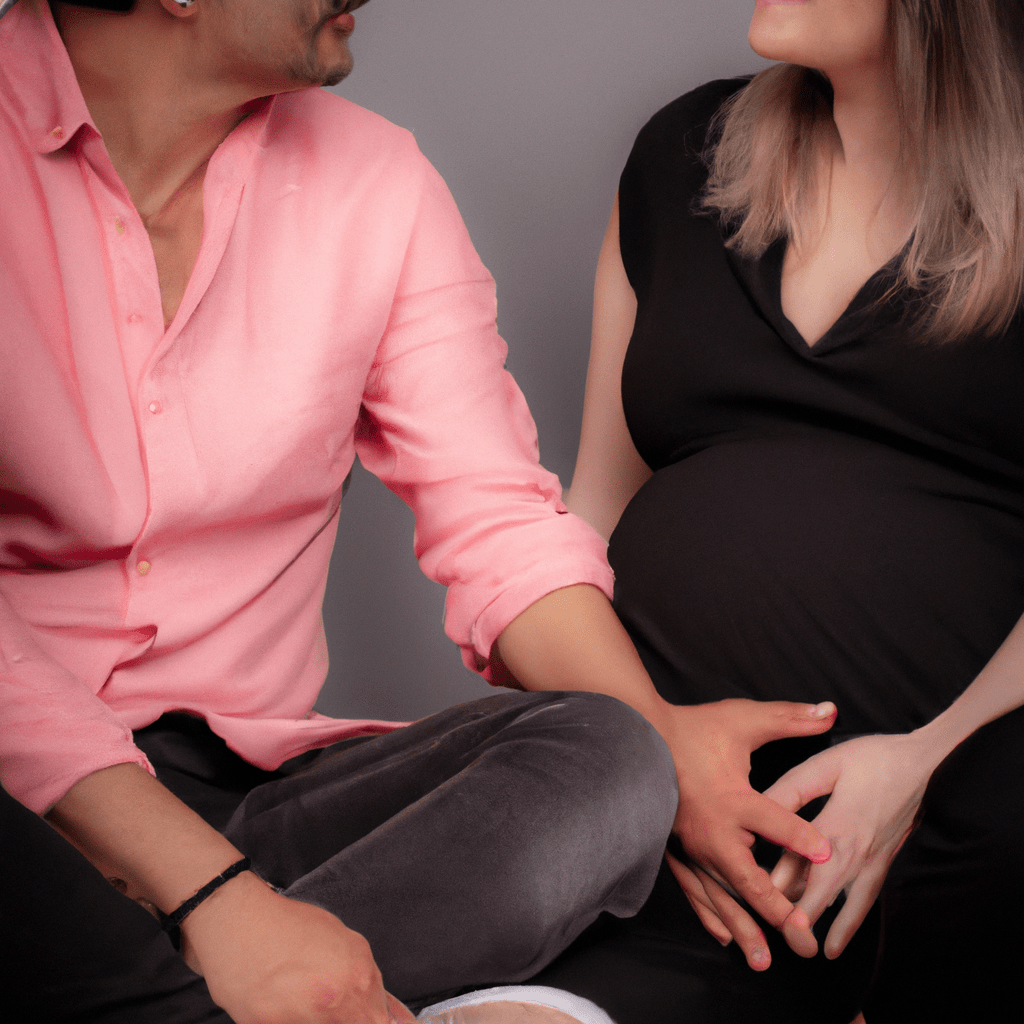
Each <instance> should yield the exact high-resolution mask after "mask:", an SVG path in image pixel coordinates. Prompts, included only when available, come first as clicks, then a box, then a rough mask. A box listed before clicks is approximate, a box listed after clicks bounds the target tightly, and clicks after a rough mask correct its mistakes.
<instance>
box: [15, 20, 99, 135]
mask: <svg viewBox="0 0 1024 1024" xmlns="http://www.w3.org/2000/svg"><path fill="white" fill-rule="evenodd" d="M0 53H3V55H4V58H3V61H0V86H2V87H3V91H4V92H6V93H7V94H8V95H9V96H10V97H11V98H12V99H13V101H14V112H15V115H16V116H19V115H20V120H21V121H22V124H23V127H24V130H25V132H26V135H27V138H28V141H29V142H30V144H31V145H32V146H33V147H34V148H35V149H36V150H37V151H38V152H40V153H53V152H55V151H56V150H58V149H60V148H61V147H62V146H66V145H67V144H68V143H69V142H70V141H71V140H72V139H73V138H74V136H75V135H76V133H77V132H78V130H79V129H80V128H81V127H82V126H83V125H89V126H91V127H92V128H93V130H95V128H96V126H95V124H93V120H92V117H91V116H90V114H89V109H88V107H86V105H85V100H84V99H83V98H82V90H81V89H80V88H79V87H78V80H77V79H76V78H75V71H74V68H72V66H71V60H70V58H69V57H68V51H67V50H66V49H65V47H64V43H63V41H62V40H61V38H60V33H59V32H58V31H57V26H56V25H55V24H54V22H53V15H52V14H51V13H50V8H49V5H48V4H46V3H41V4H40V5H39V6H38V8H34V7H32V6H31V5H29V4H27V3H19V4H18V5H17V6H16V7H14V9H13V10H11V11H10V12H9V13H8V14H7V16H6V17H5V18H4V19H3V20H2V21H0Z"/></svg>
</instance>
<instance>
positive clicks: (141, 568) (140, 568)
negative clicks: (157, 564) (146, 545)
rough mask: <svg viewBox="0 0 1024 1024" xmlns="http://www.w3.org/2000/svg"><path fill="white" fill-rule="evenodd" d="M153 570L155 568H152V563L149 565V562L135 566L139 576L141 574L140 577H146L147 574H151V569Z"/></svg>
mask: <svg viewBox="0 0 1024 1024" xmlns="http://www.w3.org/2000/svg"><path fill="white" fill-rule="evenodd" d="M152 568H153V566H152V564H151V563H149V562H139V563H138V564H137V565H136V566H135V571H136V572H137V573H138V574H139V575H140V576H145V575H146V574H147V573H148V572H149V570H150V569H152Z"/></svg>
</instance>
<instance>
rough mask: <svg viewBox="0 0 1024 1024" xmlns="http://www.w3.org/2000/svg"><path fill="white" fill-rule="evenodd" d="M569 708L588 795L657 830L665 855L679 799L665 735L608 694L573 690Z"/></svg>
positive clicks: (636, 824) (616, 818)
mask: <svg viewBox="0 0 1024 1024" xmlns="http://www.w3.org/2000/svg"><path fill="white" fill-rule="evenodd" d="M563 714H564V715H565V717H566V719H567V720H568V721H570V722H571V723H572V729H571V732H570V734H569V736H568V737H567V741H566V742H568V743H570V744H571V745H572V746H573V748H574V749H575V751H576V756H577V758H578V763H579V766H580V770H579V772H578V779H577V784H578V786H579V787H580V789H582V790H583V791H584V798H585V799H586V800H587V802H588V803H589V804H590V805H591V806H592V808H593V809H594V812H595V813H599V814H601V815H602V816H603V817H605V818H606V819H608V820H609V821H610V822H623V823H628V824H630V825H631V827H633V828H635V829H637V830H638V831H640V832H642V833H644V834H649V835H650V836H652V837H653V838H654V840H655V842H656V843H657V845H658V847H659V856H660V854H661V852H663V850H664V844H665V839H666V838H667V836H668V833H669V831H670V830H671V827H672V822H673V820H674V818H675V813H676V806H677V804H678V801H679V786H678V782H677V780H676V772H675V765H674V764H673V762H672V755H671V753H670V752H669V749H668V746H667V745H666V743H665V741H664V740H663V739H662V738H661V736H660V735H659V733H658V731H657V730H656V729H655V728H654V726H653V725H651V723H650V722H648V721H647V719H645V718H644V717H643V716H642V715H641V714H639V713H638V712H637V711H634V710H633V709H632V708H631V707H629V706H628V705H627V704H624V703H622V701H619V700H616V699H615V698H614V697H607V696H604V695H603V694H593V693H572V694H567V695H565V697H564V709H563Z"/></svg>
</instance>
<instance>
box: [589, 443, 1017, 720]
mask: <svg viewBox="0 0 1024 1024" xmlns="http://www.w3.org/2000/svg"><path fill="white" fill-rule="evenodd" d="M1020 501H1021V498H1020V496H1019V495H1013V494H1010V495H1007V494H1006V493H1004V492H1002V491H1000V490H999V488H998V487H995V486H994V485H993V484H992V483H991V482H984V481H979V480H976V479H973V478H971V477H970V476H967V475H965V474H964V473H962V472H960V471H958V470H955V469H951V468H949V467H946V466H939V465H937V464H935V463H932V462H929V461H927V460H925V459H921V458H918V457H916V456H911V455H907V454H905V453H903V452H899V451H894V450H892V449H889V448H886V447H884V446H881V445H879V444H877V443H875V442H871V441H864V440H861V439H856V438H848V437H843V436H832V435H828V434H824V433H822V434H820V435H816V434H814V433H810V432H809V433H807V434H793V435H792V436H781V437H771V438H755V439H741V440H735V441H729V442H725V443H721V444H716V445H714V446H712V447H710V448H708V449H705V450H704V451H702V452H700V453H698V454H695V455H691V456H689V457H687V458H685V459H683V460H682V461H680V462H677V463H675V464H673V465H671V466H668V467H666V468H664V469H661V470H659V471H658V472H657V473H655V475H654V476H653V477H652V478H651V480H650V481H648V483H647V484H646V485H645V486H644V487H643V488H641V490H640V491H639V492H638V493H637V495H636V496H635V498H634V499H633V501H632V502H631V503H630V505H629V506H628V508H627V509H626V511H625V512H624V514H623V516H622V519H621V521H620V523H619V525H618V527H617V529H616V531H615V533H614V535H613V536H612V541H611V546H610V549H609V557H610V559H611V562H612V566H613V568H614V569H615V574H616V608H617V610H618V612H619V615H620V616H621V617H622V619H623V621H624V622H625V624H626V626H627V628H628V629H629V630H630V632H631V634H632V635H633V638H634V641H635V642H636V643H637V646H638V648H639V649H640V652H641V655H642V656H643V658H644V660H645V663H646V664H647V666H648V669H649V670H650V671H651V674H652V676H653V677H654V679H655V683H656V685H657V686H658V688H659V689H660V690H661V691H662V693H663V695H664V696H665V697H667V698H668V699H670V700H672V701H674V702H676V703H695V702H700V701H707V700H717V699H721V698H723V697H729V696H747V697H754V698H757V699H762V700H772V699H786V700H799V701H809V702H816V701H819V700H825V699H829V700H834V701H835V702H836V703H837V705H838V706H839V709H840V717H839V721H838V723H837V731H838V732H841V733H842V734H846V735H849V734H857V733H862V732H878V731H902V730H906V729H910V728H914V727H916V726H918V725H920V724H922V723H923V722H925V721H928V720H929V719H931V718H932V717H934V715H935V714H937V713H938V712H939V711H940V710H942V709H943V708H944V707H946V706H948V704H949V703H950V702H951V701H952V700H953V699H954V697H955V696H956V695H957V694H958V693H959V692H960V691H961V690H963V689H964V687H966V686H967V684H968V683H969V682H970V681H971V680H972V679H973V677H974V676H975V675H976V674H977V672H978V671H979V670H980V668H981V667H982V666H983V665H984V664H985V662H986V661H987V660H988V658H989V657H990V656H991V655H992V653H993V652H994V650H995V648H996V647H997V646H998V645H999V643H1001V642H1002V640H1003V639H1004V638H1005V636H1006V634H1007V633H1008V632H1009V630H1010V629H1011V628H1012V626H1013V624H1014V622H1016V620H1017V618H1018V617H1019V616H1020V615H1021V613H1022V611H1024V515H1022V509H1021V508H1020V507H1019V504H1020ZM1015 503H1016V505H1015Z"/></svg>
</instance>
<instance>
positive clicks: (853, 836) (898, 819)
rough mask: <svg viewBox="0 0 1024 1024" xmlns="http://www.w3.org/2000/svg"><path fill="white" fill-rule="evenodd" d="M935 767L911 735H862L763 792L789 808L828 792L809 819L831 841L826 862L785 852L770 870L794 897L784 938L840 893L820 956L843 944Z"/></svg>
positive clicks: (910, 828) (875, 892) (877, 884)
mask: <svg viewBox="0 0 1024 1024" xmlns="http://www.w3.org/2000/svg"><path fill="white" fill-rule="evenodd" d="M934 768H935V759H934V758H933V757H930V756H929V754H928V752H927V751H926V750H925V749H923V748H922V745H921V744H920V743H919V742H918V741H917V739H916V737H915V736H914V734H909V735H896V736H862V737H860V738H858V739H854V740H848V741H847V742H846V743H840V744H838V745H837V746H835V747H832V748H830V749H829V750H824V751H822V752H821V753H820V754H816V755H815V756H814V757H811V758H808V759H807V760H806V761H804V762H803V763H802V764H798V765H797V766H796V767H795V768H792V769H791V770H790V771H788V772H786V774H785V775H783V776H782V778H781V779H779V780H778V781H777V782H776V783H775V784H774V785H773V786H771V787H770V788H769V789H768V790H767V792H766V794H765V795H766V796H770V797H771V798H772V799H774V800H776V801H778V802H779V803H780V804H782V805H783V806H784V807H787V808H789V809H790V810H794V811H795V810H796V809H797V808H800V807H803V806H804V804H806V803H808V802H810V801H811V800H813V799H815V798H816V797H819V796H825V795H827V794H829V793H831V794H832V795H831V796H830V797H829V801H828V803H827V804H825V807H824V808H823V809H822V811H821V813H820V814H819V815H818V816H817V818H815V819H814V824H815V826H816V827H817V828H818V829H820V831H821V832H822V834H823V835H825V836H826V837H828V839H829V841H830V842H831V845H832V856H831V858H829V860H828V862H827V863H821V864H814V865H811V864H808V862H807V861H806V860H805V859H804V858H802V857H800V856H799V855H798V854H796V853H784V854H783V855H782V857H781V858H780V860H779V863H778V865H777V866H776V867H775V870H774V871H773V872H772V876H771V877H772V881H773V882H774V883H775V885H777V886H778V887H779V888H780V889H782V891H783V892H785V893H786V895H787V896H789V897H790V899H793V900H799V902H798V903H797V907H796V909H795V910H794V911H793V914H792V915H791V917H790V919H789V921H788V922H787V923H786V925H785V926H784V927H783V934H784V935H785V936H786V939H787V941H789V939H790V933H791V932H794V933H798V932H803V931H804V930H805V927H806V923H807V922H809V923H811V924H813V923H814V922H815V921H817V919H818V918H819V917H820V916H821V914H822V912H823V911H824V910H825V908H826V907H828V906H830V905H831V904H832V902H833V901H834V900H835V899H836V897H837V896H838V895H839V894H840V893H841V892H843V891H844V890H845V892H846V903H845V905H844V906H843V908H842V909H841V910H840V911H839V913H838V915H837V916H836V919H835V921H833V922H832V927H831V928H830V929H829V932H828V936H827V937H826V939H825V956H827V957H828V958H829V959H835V957H837V956H839V954H840V953H841V952H842V951H843V950H844V949H845V948H846V945H847V943H848V942H849V941H850V939H851V938H852V937H853V934H854V932H856V931H857V929H858V928H859V927H860V925H861V923H862V922H863V920H864V918H865V916H866V915H867V913H868V911H869V910H870V909H871V906H872V904H873V903H874V902H875V899H876V898H877V896H878V893H879V891H880V890H881V888H882V883H883V882H884V881H885V876H886V874H887V873H888V871H889V865H890V864H892V861H893V858H894V857H895V856H896V854H897V852H898V851H899V849H900V847H901V846H902V845H903V843H904V842H905V841H906V839H907V836H909V835H910V833H911V831H913V828H914V822H915V818H916V815H917V812H918V808H919V807H920V806H921V800H922V798H923V796H924V791H925V787H926V786H927V785H928V780H929V778H930V777H931V774H932V771H933V770H934ZM790 945H791V946H792V945H793V943H792V942H790ZM793 948H794V949H797V947H796V946H793ZM797 952H800V950H799V949H797Z"/></svg>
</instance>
